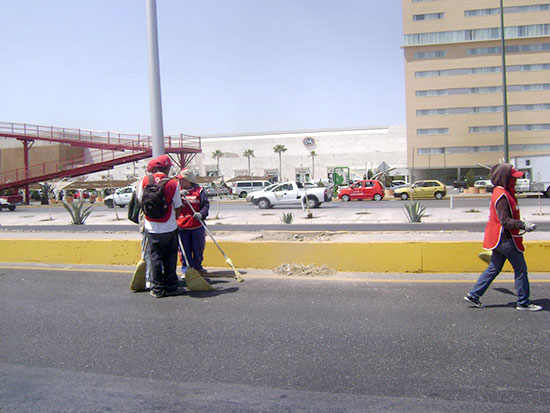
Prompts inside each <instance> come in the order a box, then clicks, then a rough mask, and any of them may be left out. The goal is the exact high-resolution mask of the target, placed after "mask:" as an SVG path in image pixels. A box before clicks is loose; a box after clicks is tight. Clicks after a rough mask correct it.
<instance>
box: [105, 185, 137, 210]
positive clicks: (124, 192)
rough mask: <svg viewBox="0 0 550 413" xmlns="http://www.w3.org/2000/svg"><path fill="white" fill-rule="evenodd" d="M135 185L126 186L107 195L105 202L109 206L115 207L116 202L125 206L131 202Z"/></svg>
mask: <svg viewBox="0 0 550 413" xmlns="http://www.w3.org/2000/svg"><path fill="white" fill-rule="evenodd" d="M134 189H135V187H134V185H130V186H125V187H124V188H119V189H117V190H116V191H115V193H114V194H113V195H108V196H106V197H105V199H104V200H103V202H104V203H105V205H107V207H109V208H114V206H115V204H116V206H119V207H125V206H126V205H128V204H129V203H130V199H131V198H132V194H133V193H134Z"/></svg>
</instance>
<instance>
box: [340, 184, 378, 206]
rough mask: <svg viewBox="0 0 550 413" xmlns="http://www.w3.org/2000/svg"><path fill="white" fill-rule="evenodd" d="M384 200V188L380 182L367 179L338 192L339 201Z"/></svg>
mask: <svg viewBox="0 0 550 413" xmlns="http://www.w3.org/2000/svg"><path fill="white" fill-rule="evenodd" d="M383 198H384V186H383V185H382V184H381V183H380V181H376V180H372V179H367V180H364V181H357V182H354V183H353V184H351V185H350V186H346V187H345V188H341V189H340V190H338V199H341V200H342V201H344V202H348V201H351V200H352V199H358V200H360V199H374V200H375V201H381V200H382V199H383Z"/></svg>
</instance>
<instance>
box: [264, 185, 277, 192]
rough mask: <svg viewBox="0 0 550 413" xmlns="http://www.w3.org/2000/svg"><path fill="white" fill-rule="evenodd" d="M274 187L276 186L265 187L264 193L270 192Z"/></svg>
mask: <svg viewBox="0 0 550 413" xmlns="http://www.w3.org/2000/svg"><path fill="white" fill-rule="evenodd" d="M276 186H277V184H271V185H269V186H268V187H266V188H265V189H264V190H265V191H271V190H273V188H275V187H276Z"/></svg>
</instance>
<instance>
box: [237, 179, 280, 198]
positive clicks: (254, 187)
mask: <svg viewBox="0 0 550 413" xmlns="http://www.w3.org/2000/svg"><path fill="white" fill-rule="evenodd" d="M269 185H271V182H269V181H236V182H233V183H232V184H231V193H232V194H234V195H238V196H239V197H240V198H246V196H247V195H248V194H249V193H250V192H254V191H261V190H263V189H264V188H266V187H268V186H269Z"/></svg>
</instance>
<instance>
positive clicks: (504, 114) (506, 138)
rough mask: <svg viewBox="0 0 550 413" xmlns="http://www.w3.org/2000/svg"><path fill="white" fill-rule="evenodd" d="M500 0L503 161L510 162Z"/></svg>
mask: <svg viewBox="0 0 550 413" xmlns="http://www.w3.org/2000/svg"><path fill="white" fill-rule="evenodd" d="M502 1H503V0H500V54H501V56H502V101H503V103H502V113H503V116H504V162H506V163H508V162H510V152H509V149H508V86H507V85H506V46H505V42H504V7H503V5H502Z"/></svg>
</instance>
